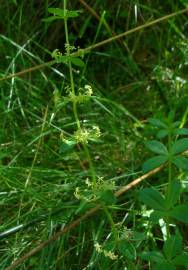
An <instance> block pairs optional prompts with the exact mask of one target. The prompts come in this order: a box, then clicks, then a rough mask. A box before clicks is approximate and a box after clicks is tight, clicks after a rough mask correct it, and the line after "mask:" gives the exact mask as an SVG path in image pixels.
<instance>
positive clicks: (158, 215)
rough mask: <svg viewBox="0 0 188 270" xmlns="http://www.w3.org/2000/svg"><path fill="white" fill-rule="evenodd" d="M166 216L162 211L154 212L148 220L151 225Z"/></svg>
mask: <svg viewBox="0 0 188 270" xmlns="http://www.w3.org/2000/svg"><path fill="white" fill-rule="evenodd" d="M167 216H168V212H167V211H165V210H163V211H158V210H155V211H153V212H152V213H151V215H150V218H149V220H150V221H152V223H154V224H156V223H158V222H159V219H161V218H165V217H167Z"/></svg>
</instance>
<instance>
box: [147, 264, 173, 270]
mask: <svg viewBox="0 0 188 270" xmlns="http://www.w3.org/2000/svg"><path fill="white" fill-rule="evenodd" d="M152 269H153V270H176V267H175V266H174V265H172V264H171V263H169V262H164V263H157V264H156V265H155V266H154V268H152Z"/></svg>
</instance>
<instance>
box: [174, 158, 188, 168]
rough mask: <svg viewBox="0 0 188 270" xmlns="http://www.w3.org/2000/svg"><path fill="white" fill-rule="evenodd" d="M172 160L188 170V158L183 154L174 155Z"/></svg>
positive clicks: (179, 166)
mask: <svg viewBox="0 0 188 270" xmlns="http://www.w3.org/2000/svg"><path fill="white" fill-rule="evenodd" d="M172 162H173V163H174V164H175V165H176V166H177V167H178V168H179V169H182V170H185V171H188V159H187V158H185V157H182V156H176V157H173V159H172Z"/></svg>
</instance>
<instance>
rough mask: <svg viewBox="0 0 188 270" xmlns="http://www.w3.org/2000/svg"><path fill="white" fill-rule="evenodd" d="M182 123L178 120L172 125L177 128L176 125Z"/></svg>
mask: <svg viewBox="0 0 188 270" xmlns="http://www.w3.org/2000/svg"><path fill="white" fill-rule="evenodd" d="M180 124H181V122H180V121H176V122H174V123H173V124H172V127H173V128H176V127H178V126H179V125H180Z"/></svg>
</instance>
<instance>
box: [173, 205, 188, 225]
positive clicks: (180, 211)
mask: <svg viewBox="0 0 188 270" xmlns="http://www.w3.org/2000/svg"><path fill="white" fill-rule="evenodd" d="M169 215H170V216H171V217H173V218H175V219H177V220H179V221H182V222H184V223H188V204H182V205H178V206H176V207H174V209H172V210H171V211H170V212H169Z"/></svg>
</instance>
